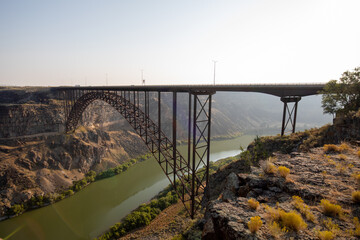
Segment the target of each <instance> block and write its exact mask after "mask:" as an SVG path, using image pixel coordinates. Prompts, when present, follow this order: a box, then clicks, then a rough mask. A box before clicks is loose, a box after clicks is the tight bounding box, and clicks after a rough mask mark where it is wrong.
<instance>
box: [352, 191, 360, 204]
mask: <svg viewBox="0 0 360 240" xmlns="http://www.w3.org/2000/svg"><path fill="white" fill-rule="evenodd" d="M351 199H352V200H353V202H354V203H360V191H355V192H353V193H352V194H351Z"/></svg>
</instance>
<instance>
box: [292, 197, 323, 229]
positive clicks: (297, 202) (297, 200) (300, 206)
mask: <svg viewBox="0 0 360 240" xmlns="http://www.w3.org/2000/svg"><path fill="white" fill-rule="evenodd" d="M292 199H293V201H292V204H293V205H294V207H295V208H296V209H297V210H298V211H299V212H300V213H302V214H304V215H305V218H306V220H308V221H311V222H313V223H316V222H317V220H316V217H315V215H314V214H313V213H312V212H311V210H310V207H309V206H308V205H306V204H305V203H304V201H303V200H302V199H301V197H299V196H293V197H292Z"/></svg>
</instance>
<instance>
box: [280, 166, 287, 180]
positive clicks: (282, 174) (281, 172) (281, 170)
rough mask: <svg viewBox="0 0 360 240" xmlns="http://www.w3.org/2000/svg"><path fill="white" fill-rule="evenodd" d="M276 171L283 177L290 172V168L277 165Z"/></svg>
mask: <svg viewBox="0 0 360 240" xmlns="http://www.w3.org/2000/svg"><path fill="white" fill-rule="evenodd" d="M278 172H279V174H280V176H282V177H283V178H286V177H287V176H288V175H289V174H290V169H288V168H287V167H284V166H280V167H278Z"/></svg>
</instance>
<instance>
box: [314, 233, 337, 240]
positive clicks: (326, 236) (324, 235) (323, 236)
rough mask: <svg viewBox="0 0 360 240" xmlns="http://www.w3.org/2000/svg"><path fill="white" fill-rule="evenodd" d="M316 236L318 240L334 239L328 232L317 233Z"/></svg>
mask: <svg viewBox="0 0 360 240" xmlns="http://www.w3.org/2000/svg"><path fill="white" fill-rule="evenodd" d="M317 236H318V237H319V239H320V240H332V239H334V237H335V236H334V234H333V233H332V232H330V231H318V232H317Z"/></svg>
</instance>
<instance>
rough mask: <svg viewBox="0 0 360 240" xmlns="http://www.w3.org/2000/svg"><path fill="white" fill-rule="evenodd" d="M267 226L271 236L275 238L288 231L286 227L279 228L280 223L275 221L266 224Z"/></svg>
mask: <svg viewBox="0 0 360 240" xmlns="http://www.w3.org/2000/svg"><path fill="white" fill-rule="evenodd" d="M267 227H268V229H269V231H270V234H271V236H273V237H274V238H275V239H279V238H282V236H283V235H284V234H285V233H287V232H288V230H287V229H286V227H283V228H281V227H280V224H279V223H278V222H275V221H273V222H271V223H269V224H267Z"/></svg>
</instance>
